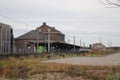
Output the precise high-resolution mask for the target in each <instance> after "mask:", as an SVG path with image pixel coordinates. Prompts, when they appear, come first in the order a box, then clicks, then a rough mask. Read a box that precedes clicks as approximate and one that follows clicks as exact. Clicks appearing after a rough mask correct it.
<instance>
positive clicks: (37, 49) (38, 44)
mask: <svg viewBox="0 0 120 80" xmlns="http://www.w3.org/2000/svg"><path fill="white" fill-rule="evenodd" d="M36 32H37V53H38V46H39V43H38V36H39V35H38V33H39V32H38V29H37V31H36Z"/></svg>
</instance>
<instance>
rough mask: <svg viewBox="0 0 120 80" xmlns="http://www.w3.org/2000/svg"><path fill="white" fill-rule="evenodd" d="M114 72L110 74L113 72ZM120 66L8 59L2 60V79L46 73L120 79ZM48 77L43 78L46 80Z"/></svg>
mask: <svg viewBox="0 0 120 80" xmlns="http://www.w3.org/2000/svg"><path fill="white" fill-rule="evenodd" d="M111 70H112V72H109V71H111ZM119 70H120V65H118V66H84V65H70V64H59V63H43V62H40V61H39V59H35V58H32V59H31V58H22V59H21V58H18V59H16V58H12V57H11V58H8V59H6V60H0V78H10V79H18V78H23V79H26V78H28V77H29V76H31V75H36V74H45V73H65V74H66V75H67V76H71V77H79V76H81V77H82V78H83V79H92V80H109V79H111V80H112V78H115V79H116V78H117V79H119V77H117V76H119V75H118V74H120V71H119ZM46 78H47V75H46V74H45V76H43V79H46Z"/></svg>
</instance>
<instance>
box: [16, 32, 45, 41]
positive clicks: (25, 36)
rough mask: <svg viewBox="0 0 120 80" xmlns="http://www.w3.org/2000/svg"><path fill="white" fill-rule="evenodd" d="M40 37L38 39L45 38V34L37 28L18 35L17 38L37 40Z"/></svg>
mask: <svg viewBox="0 0 120 80" xmlns="http://www.w3.org/2000/svg"><path fill="white" fill-rule="evenodd" d="M37 37H38V39H42V38H43V34H42V33H40V32H38V31H37V30H32V31H30V32H28V33H25V34H23V35H21V36H19V37H17V38H16V39H22V40H25V39H29V40H36V39H37Z"/></svg>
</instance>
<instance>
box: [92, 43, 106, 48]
mask: <svg viewBox="0 0 120 80" xmlns="http://www.w3.org/2000/svg"><path fill="white" fill-rule="evenodd" d="M104 48H105V46H104V45H103V44H102V43H95V44H93V45H91V49H104Z"/></svg>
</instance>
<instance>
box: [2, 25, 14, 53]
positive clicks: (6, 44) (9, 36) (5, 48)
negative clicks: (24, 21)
mask: <svg viewBox="0 0 120 80" xmlns="http://www.w3.org/2000/svg"><path fill="white" fill-rule="evenodd" d="M12 51H13V29H12V28H11V26H10V25H7V24H4V23H0V54H10V53H12Z"/></svg>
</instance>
